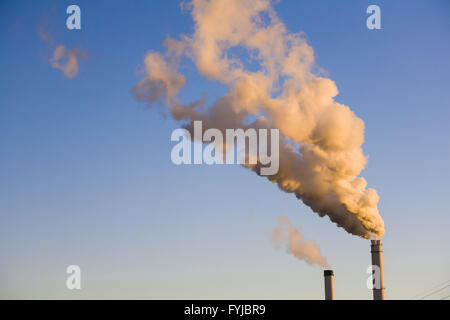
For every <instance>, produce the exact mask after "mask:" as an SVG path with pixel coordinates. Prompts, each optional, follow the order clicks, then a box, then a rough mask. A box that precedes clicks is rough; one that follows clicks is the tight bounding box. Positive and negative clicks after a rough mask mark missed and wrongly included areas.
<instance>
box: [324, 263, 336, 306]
mask: <svg viewBox="0 0 450 320" xmlns="http://www.w3.org/2000/svg"><path fill="white" fill-rule="evenodd" d="M323 276H324V278H325V300H334V274H333V270H324V271H323Z"/></svg>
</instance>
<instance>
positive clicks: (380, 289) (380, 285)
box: [370, 240, 384, 300]
mask: <svg viewBox="0 0 450 320" xmlns="http://www.w3.org/2000/svg"><path fill="white" fill-rule="evenodd" d="M370 249H371V250H370V252H371V254H372V277H373V289H372V290H373V300H384V280H383V256H382V255H381V253H382V252H383V251H382V250H381V240H371V244H370Z"/></svg>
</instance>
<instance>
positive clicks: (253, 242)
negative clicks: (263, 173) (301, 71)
mask: <svg viewBox="0 0 450 320" xmlns="http://www.w3.org/2000/svg"><path fill="white" fill-rule="evenodd" d="M73 3H76V4H78V5H79V6H80V8H81V15H82V29H81V30H79V31H78V30H73V31H69V30H67V29H66V27H65V19H66V17H67V15H66V13H65V11H66V7H67V6H68V5H70V4H73ZM373 3H376V4H378V5H379V6H380V8H381V13H382V29H381V30H375V31H371V30H368V29H367V28H366V25H365V19H366V18H367V14H366V13H365V9H366V8H367V6H368V5H370V4H373ZM275 10H276V11H277V13H278V15H279V17H280V18H281V20H282V21H283V22H284V23H285V24H286V26H287V28H288V29H289V30H290V31H292V32H298V31H303V32H305V34H306V38H307V39H308V43H309V44H310V45H311V46H312V47H313V48H314V51H315V56H316V63H317V65H318V66H319V67H321V68H323V69H324V70H326V71H327V73H328V76H329V77H330V78H331V79H332V80H334V81H335V82H336V84H337V86H338V89H339V91H340V93H339V95H338V96H337V98H336V100H337V101H339V102H342V103H345V104H346V105H348V106H350V107H351V108H352V110H354V111H355V113H356V114H357V115H358V116H359V117H361V118H362V119H363V120H364V121H365V125H366V131H365V132H366V133H365V136H366V140H365V143H364V145H363V148H364V152H365V154H367V155H369V163H368V165H367V167H366V169H365V170H364V172H363V175H364V177H365V178H366V179H367V180H368V183H369V186H370V187H373V188H376V189H377V191H378V193H379V195H380V197H381V199H380V202H379V209H380V212H381V214H382V216H383V218H384V220H385V225H386V234H385V236H384V237H383V243H384V250H385V252H384V264H385V285H386V287H387V289H386V296H387V298H392V299H403V298H405V299H408V298H412V297H413V296H414V295H415V294H420V293H421V292H422V291H425V290H426V289H429V288H431V287H433V286H434V285H437V284H439V283H442V282H444V281H445V280H448V279H450V273H449V270H450V250H448V244H449V243H450V235H449V232H448V227H449V225H450V215H449V213H450V209H449V208H450V197H449V194H448V190H449V188H448V181H449V179H450V175H449V170H448V164H449V163H450V142H449V138H450V137H449V129H448V122H449V120H450V112H449V106H450V80H449V79H450V78H449V76H450V61H449V59H448V57H449V56H450V42H449V41H448V39H450V19H449V18H450V16H449V15H450V4H449V3H448V2H447V1H373V2H372V1H358V2H356V1H339V2H338V1H312V0H310V1H293V0H284V1H281V2H280V3H278V4H276V5H275ZM45 15H47V16H48V24H46V23H45V19H44V16H45ZM42 25H45V26H46V28H47V30H48V32H49V33H50V34H51V36H52V37H53V39H54V40H55V41H56V42H57V43H62V44H64V45H66V46H67V47H70V48H73V47H81V48H83V49H84V50H85V51H86V52H87V55H88V56H87V58H86V59H85V60H81V61H80V71H79V74H78V75H77V77H75V78H74V79H68V78H66V77H64V75H63V74H62V73H61V72H60V71H59V70H56V69H53V68H51V66H50V64H49V62H48V60H49V59H50V57H51V54H52V50H50V49H49V48H48V46H47V45H46V44H45V43H44V42H43V41H42V40H41V39H40V38H39V36H38V29H39V26H42ZM192 28H193V23H192V20H191V17H190V15H189V13H188V12H184V13H183V12H182V11H181V10H180V6H179V3H178V1H133V2H132V3H125V2H123V1H76V2H73V1H39V3H37V2H35V1H3V2H1V4H0V42H1V43H2V49H1V51H0V52H1V61H2V63H1V64H0V84H1V87H0V88H1V96H0V150H1V153H0V155H1V156H0V261H1V263H0V297H1V298H150V299H151V298H248V299H251V298H254V299H259V298H266V299H322V297H323V288H322V282H323V279H322V270H321V269H320V268H314V267H310V266H308V265H306V264H305V263H304V262H303V261H299V260H296V259H295V258H294V257H293V256H292V255H288V254H286V253H285V252H283V251H277V250H275V249H274V247H273V245H272V244H271V243H270V241H269V240H268V239H267V235H266V233H267V231H268V230H270V229H272V228H273V227H275V226H276V224H277V218H278V216H280V215H282V214H283V215H287V216H288V217H289V218H290V220H291V221H292V222H293V223H294V224H301V225H302V231H303V233H304V234H305V237H306V238H309V239H313V240H315V241H316V242H317V243H318V245H319V246H320V247H321V250H322V253H323V254H324V255H326V256H327V258H328V261H329V262H330V264H331V266H332V268H333V269H334V270H335V275H336V279H335V283H336V284H335V286H336V289H335V290H336V298H338V299H346V298H351V299H369V298H371V292H370V291H369V290H368V289H367V288H366V287H365V283H366V278H367V274H366V273H365V271H366V268H367V266H368V265H369V263H370V253H369V243H368V241H366V240H363V239H360V238H357V237H354V236H350V235H349V234H347V233H346V232H345V231H344V230H343V229H339V228H337V227H336V226H335V225H334V224H332V223H330V222H329V220H328V218H319V217H318V216H317V215H316V214H314V213H312V212H311V210H310V209H309V208H308V207H306V206H305V205H303V204H302V203H301V202H299V201H297V200H296V199H295V197H294V196H293V195H291V194H286V193H283V192H281V191H280V190H279V189H278V188H277V187H276V186H275V185H273V184H270V183H268V182H267V181H266V180H265V179H261V178H259V177H258V176H256V175H254V174H253V173H252V172H250V171H247V170H245V169H243V168H241V167H239V166H206V165H205V166H175V165H173V164H172V162H171V161H170V151H171V148H172V147H173V144H172V143H171V142H170V135H171V133H172V131H173V130H174V129H175V128H178V127H179V126H180V125H179V124H178V123H176V122H175V121H173V120H172V119H170V118H169V117H164V116H162V115H161V114H160V112H159V111H158V109H157V108H153V109H148V108H146V106H145V105H144V104H143V103H141V102H138V101H135V100H134V99H133V97H132V95H131V88H132V87H133V86H134V85H136V83H137V82H138V81H139V79H140V76H139V75H138V74H137V70H138V67H139V66H140V65H142V63H143V58H144V56H145V54H146V52H147V51H148V50H155V51H161V50H162V44H161V42H162V41H163V40H164V39H165V38H166V36H169V35H170V36H172V37H177V36H178V35H179V34H181V33H187V34H189V33H191V32H192ZM186 70H187V74H188V77H190V79H191V80H192V81H191V82H190V83H189V86H188V87H187V88H186V89H185V91H184V94H183V97H184V98H185V99H186V100H194V99H196V98H198V97H199V96H201V94H202V93H203V92H205V91H207V92H208V93H209V94H211V95H212V96H214V94H216V93H217V92H220V91H221V90H222V88H221V87H219V86H217V85H216V84H211V83H207V82H206V81H205V80H202V79H200V77H199V76H198V75H197V74H196V73H195V70H194V68H190V66H186ZM71 264H77V265H80V267H81V270H82V290H80V291H76V292H75V291H69V290H67V289H66V288H65V280H66V276H67V275H66V274H65V268H66V267H67V266H68V265H71ZM448 294H450V292H448V291H445V292H441V295H442V296H445V295H448ZM436 298H439V296H437V297H436Z"/></svg>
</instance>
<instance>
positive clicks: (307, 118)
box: [133, 0, 384, 238]
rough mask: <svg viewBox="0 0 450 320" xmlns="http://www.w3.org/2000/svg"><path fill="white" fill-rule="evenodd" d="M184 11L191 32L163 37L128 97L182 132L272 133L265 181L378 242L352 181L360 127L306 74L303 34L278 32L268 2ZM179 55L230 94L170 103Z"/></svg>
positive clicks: (360, 161)
mask: <svg viewBox="0 0 450 320" xmlns="http://www.w3.org/2000/svg"><path fill="white" fill-rule="evenodd" d="M185 7H186V8H187V9H189V10H190V11H191V14H192V18H193V20H194V22H195V30H194V33H193V34H192V35H191V36H187V35H182V36H181V37H180V38H179V40H177V39H173V38H168V39H166V40H165V42H164V45H165V47H166V48H167V50H166V52H165V53H164V54H161V53H157V52H149V53H148V54H147V55H146V57H145V61H144V65H145V77H144V78H143V79H142V80H141V81H140V82H139V83H138V85H137V86H136V87H135V88H134V89H133V92H134V94H135V97H136V98H137V99H139V100H143V101H147V102H148V103H149V104H153V103H160V104H164V105H166V106H167V108H168V110H169V112H170V113H171V115H172V116H173V117H174V118H175V119H176V120H184V121H187V122H188V124H187V128H188V129H192V123H193V121H194V120H201V121H202V122H203V128H204V130H206V129H208V128H218V129H221V130H225V129H226V128H230V129H234V128H248V127H254V128H268V129H269V128H279V130H280V136H281V141H280V170H279V171H278V173H277V174H275V175H272V176H268V177H267V178H268V179H269V180H270V181H272V182H275V183H277V184H278V186H279V188H280V189H281V190H283V191H285V192H289V193H293V194H295V196H296V197H297V198H298V199H300V200H302V201H303V202H304V203H305V204H306V205H308V206H309V207H310V208H311V209H312V210H313V211H314V212H316V213H318V214H319V216H321V217H323V216H328V217H329V218H330V220H331V221H333V222H334V223H336V224H337V225H338V226H340V227H342V228H344V229H345V230H346V231H347V232H349V233H351V234H354V235H357V236H360V237H363V238H372V237H375V238H380V237H381V236H382V235H383V233H384V222H383V220H382V218H381V216H380V214H379V213H378V209H377V203H378V200H379V197H378V194H377V192H376V191H375V190H374V189H370V188H369V189H368V188H367V182H366V180H365V179H364V178H363V177H360V176H359V175H360V173H361V171H362V170H363V169H364V167H365V165H366V161H367V159H366V157H365V156H364V154H363V152H362V149H361V145H362V143H363V141H364V122H363V121H362V120H361V119H360V118H358V117H357V116H356V115H355V114H354V113H353V112H352V111H351V110H350V108H349V107H348V106H346V105H343V104H341V103H338V102H336V101H334V97H335V96H336V95H337V94H338V89H337V87H336V85H335V83H334V82H333V81H332V80H330V79H327V78H324V77H321V76H319V75H317V74H316V73H315V72H314V70H315V69H317V68H315V66H314V51H313V49H312V48H311V47H310V46H309V45H308V44H307V42H306V40H305V39H304V37H303V35H302V34H301V33H289V32H288V31H287V30H286V27H285V25H284V24H283V23H282V22H281V21H280V20H279V19H278V17H277V15H276V13H275V11H274V10H273V8H272V6H271V2H270V1H269V0H253V1H242V0H213V1H207V0H194V1H192V2H191V3H189V4H188V5H186V6H185ZM184 57H187V58H189V59H190V60H192V61H193V62H194V64H195V66H196V68H197V70H198V72H199V74H201V75H202V76H204V77H206V78H207V79H208V80H210V81H213V82H216V83H219V84H221V85H224V86H226V87H227V88H228V91H227V93H226V94H225V95H223V96H222V97H220V98H219V99H217V100H216V101H215V102H214V104H213V105H212V106H209V107H206V106H205V99H203V98H202V99H199V101H196V102H192V103H190V104H188V105H183V104H181V102H180V101H179V99H178V98H177V97H178V93H179V91H180V89H181V88H182V87H183V86H184V85H185V83H186V78H185V76H184V75H182V74H180V73H179V71H178V66H179V65H180V63H181V62H182V61H183V60H182V59H183V58H184ZM252 169H253V170H255V172H256V173H258V172H259V171H258V166H254V167H253V168H252Z"/></svg>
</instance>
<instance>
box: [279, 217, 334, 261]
mask: <svg viewBox="0 0 450 320" xmlns="http://www.w3.org/2000/svg"><path fill="white" fill-rule="evenodd" d="M278 222H279V226H278V227H276V228H275V229H274V230H273V231H272V232H271V233H270V239H271V240H272V242H273V243H274V244H275V246H276V247H277V248H280V247H281V246H283V245H285V246H286V250H287V252H288V253H292V254H293V255H294V256H296V257H297V258H298V259H300V260H304V261H305V262H306V263H307V264H309V265H319V266H322V267H324V268H327V267H328V262H327V258H325V257H324V256H322V254H321V253H320V248H319V247H318V246H317V244H316V243H315V242H314V241H311V240H305V239H304V238H303V235H302V234H301V233H300V226H298V227H297V228H296V227H294V226H293V225H292V224H291V222H290V221H289V219H288V218H287V217H286V216H281V217H280V218H279V219H278Z"/></svg>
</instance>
